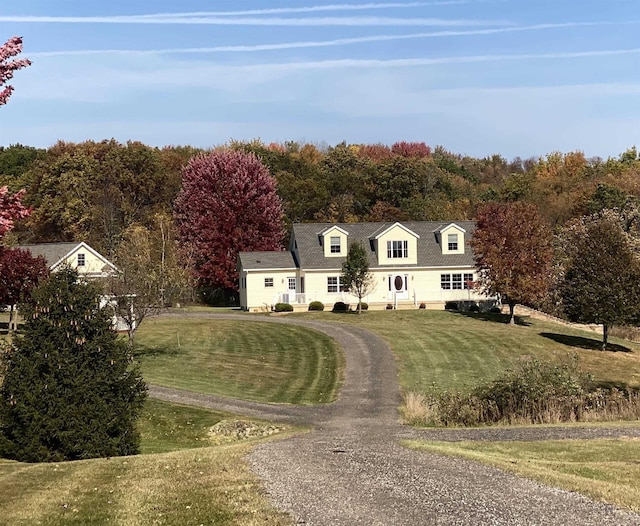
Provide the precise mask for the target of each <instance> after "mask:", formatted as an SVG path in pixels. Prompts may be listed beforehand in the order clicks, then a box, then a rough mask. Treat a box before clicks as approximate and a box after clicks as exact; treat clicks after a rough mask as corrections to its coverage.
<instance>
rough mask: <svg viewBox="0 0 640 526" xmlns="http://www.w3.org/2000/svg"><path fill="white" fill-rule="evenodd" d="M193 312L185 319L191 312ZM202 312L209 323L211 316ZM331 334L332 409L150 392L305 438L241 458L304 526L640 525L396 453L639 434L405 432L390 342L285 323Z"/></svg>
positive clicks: (564, 495)
mask: <svg viewBox="0 0 640 526" xmlns="http://www.w3.org/2000/svg"><path fill="white" fill-rule="evenodd" d="M192 315H194V314H189V316H192ZM202 316H208V317H215V316H216V315H213V316H212V315H206V314H202ZM237 318H238V319H242V320H244V321H246V322H247V323H251V322H252V321H253V320H256V321H257V320H258V319H259V320H264V321H271V322H274V323H294V324H296V325H301V326H305V327H309V328H312V329H315V330H318V331H321V332H325V333H326V334H328V335H330V336H331V337H333V338H334V339H335V340H336V341H337V342H338V344H339V345H340V346H341V347H342V349H343V350H344V352H345V357H346V371H345V381H344V385H343V387H342V390H341V394H340V398H339V400H338V401H337V402H335V403H334V404H331V405H327V406H321V407H317V406H314V407H300V406H297V407H293V406H286V405H273V404H258V403H252V402H245V401H240V400H230V399H226V398H222V397H213V396H207V395H198V394H194V393H188V392H184V391H178V390H173V389H166V388H160V387H157V386H152V387H151V389H150V393H151V395H152V396H155V397H158V398H162V399H165V400H174V401H179V402H182V403H189V404H193V405H200V406H204V407H211V408H217V409H224V410H227V411H233V412H237V413H240V414H247V415H250V416H256V417H263V418H268V419H271V420H274V421H286V422H291V423H299V424H307V425H313V426H314V431H313V432H311V433H307V434H304V435H300V436H296V437H293V438H290V439H286V440H279V441H273V442H269V443H265V444H262V445H260V446H258V447H257V448H256V449H255V450H254V451H253V453H251V455H250V456H249V462H250V465H251V466H252V469H253V470H254V471H255V472H256V473H257V474H258V475H259V476H260V477H262V479H263V480H264V483H265V487H266V490H267V492H268V494H269V496H270V498H271V499H272V501H273V502H274V504H275V505H276V506H277V507H278V508H280V509H282V510H285V511H287V512H289V513H290V514H291V515H292V516H293V517H294V518H295V520H296V521H297V522H298V523H299V524H309V525H359V524H363V525H364V524H366V525H394V526H395V525H418V524H429V525H431V524H433V525H569V524H576V525H585V526H587V525H599V526H600V525H609V524H610V525H620V526H622V525H639V526H640V515H638V514H633V513H628V512H624V511H621V510H618V509H616V508H615V507H613V506H609V505H605V504H600V503H596V502H593V501H591V500H589V499H588V498H586V497H583V496H581V495H578V494H575V493H570V492H567V491H563V490H558V489H555V488H550V487H547V486H543V485H541V484H538V483H535V482H532V481H529V480H526V479H523V478H520V477H517V476H515V475H512V474H509V473H506V472H504V471H501V470H499V469H496V468H492V467H488V466H484V465H481V464H478V463H474V462H470V461H467V460H463V459H456V458H449V457H443V456H438V455H431V454H428V453H424V452H416V451H411V450H408V449H406V448H404V447H401V446H400V445H399V444H398V441H399V440H401V439H406V438H425V439H432V440H539V439H547V438H581V437H587V438H596V437H612V436H640V428H637V427H624V428H603V427H594V428H574V427H567V428H556V427H554V428H539V429H530V428H512V429H504V428H502V429H479V430H475V429H450V430H440V429H434V430H414V429H411V428H408V427H405V426H402V425H400V424H399V422H398V414H397V407H398V405H399V403H400V393H399V387H398V382H397V370H396V365H395V361H394V359H393V356H392V354H391V351H390V350H389V348H388V346H387V345H386V344H385V343H384V342H383V341H382V340H381V339H380V338H378V337H377V336H375V335H373V334H372V333H370V332H368V331H365V330H363V329H359V328H355V327H351V326H347V325H341V324H329V323H321V322H308V321H305V320H301V319H298V318H286V317H278V318H273V317H259V318H258V317H251V318H249V317H247V316H237Z"/></svg>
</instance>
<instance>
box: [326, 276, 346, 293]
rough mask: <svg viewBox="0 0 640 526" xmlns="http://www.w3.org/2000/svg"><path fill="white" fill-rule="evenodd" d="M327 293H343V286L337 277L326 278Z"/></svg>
mask: <svg viewBox="0 0 640 526" xmlns="http://www.w3.org/2000/svg"><path fill="white" fill-rule="evenodd" d="M327 292H344V285H343V284H342V283H340V278H339V277H338V276H328V277H327Z"/></svg>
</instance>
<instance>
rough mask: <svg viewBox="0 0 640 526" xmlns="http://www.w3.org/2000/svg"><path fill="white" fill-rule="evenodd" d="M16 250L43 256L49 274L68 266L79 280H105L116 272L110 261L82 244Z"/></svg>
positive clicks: (55, 244) (57, 244)
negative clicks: (76, 272) (76, 273)
mask: <svg viewBox="0 0 640 526" xmlns="http://www.w3.org/2000/svg"><path fill="white" fill-rule="evenodd" d="M18 248H21V249H22V250H28V251H29V252H31V254H32V255H33V256H43V257H44V259H45V261H46V262H47V266H48V267H49V270H50V271H51V272H55V271H56V270H58V269H59V268H61V267H62V266H64V265H68V266H70V267H71V268H73V269H75V270H77V271H78V275H79V277H81V278H85V279H97V278H107V277H109V276H112V275H114V274H115V273H117V271H118V269H117V267H116V266H115V265H114V264H113V263H111V261H109V260H108V259H107V258H106V257H104V256H103V255H102V254H100V253H99V252H98V251H97V250H94V249H93V248H91V247H90V246H89V245H87V244H86V243H84V242H80V243H77V242H73V243H37V244H34V245H20V246H19V247H18Z"/></svg>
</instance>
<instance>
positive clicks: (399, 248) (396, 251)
mask: <svg viewBox="0 0 640 526" xmlns="http://www.w3.org/2000/svg"><path fill="white" fill-rule="evenodd" d="M387 257H388V258H389V259H397V258H408V257H409V242H408V241H387Z"/></svg>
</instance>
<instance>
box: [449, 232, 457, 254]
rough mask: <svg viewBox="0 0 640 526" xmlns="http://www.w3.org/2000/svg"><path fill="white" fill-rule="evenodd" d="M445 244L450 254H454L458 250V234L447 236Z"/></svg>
mask: <svg viewBox="0 0 640 526" xmlns="http://www.w3.org/2000/svg"><path fill="white" fill-rule="evenodd" d="M447 244H448V246H449V251H450V252H456V251H457V250H458V234H449V235H448V236H447Z"/></svg>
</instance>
